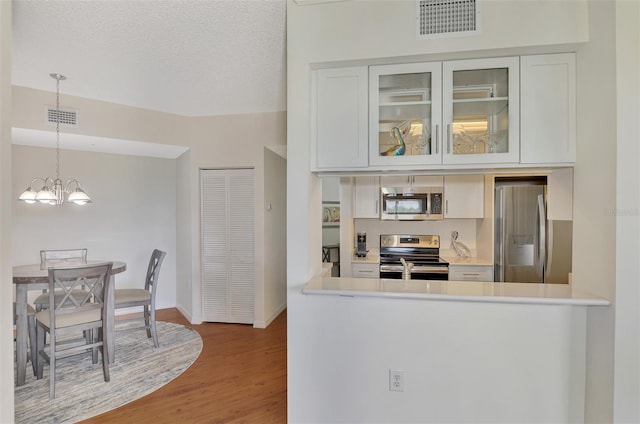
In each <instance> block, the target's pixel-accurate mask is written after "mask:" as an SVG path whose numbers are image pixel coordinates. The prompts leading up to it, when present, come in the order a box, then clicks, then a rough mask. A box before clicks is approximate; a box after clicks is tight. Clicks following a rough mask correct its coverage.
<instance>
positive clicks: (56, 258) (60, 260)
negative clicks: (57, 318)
mask: <svg viewBox="0 0 640 424" xmlns="http://www.w3.org/2000/svg"><path fill="white" fill-rule="evenodd" d="M86 263H87V249H86V248H84V249H66V250H41V251H40V268H41V269H47V268H51V267H57V266H72V265H83V264H86ZM77 290H82V288H78V289H77ZM77 295H78V296H79V295H81V293H77ZM33 304H34V305H35V307H36V312H38V311H41V310H42V309H45V308H47V307H48V305H49V295H48V294H47V291H46V290H43V291H42V294H41V295H40V296H38V297H37V298H36V299H35V300H34V301H33Z"/></svg>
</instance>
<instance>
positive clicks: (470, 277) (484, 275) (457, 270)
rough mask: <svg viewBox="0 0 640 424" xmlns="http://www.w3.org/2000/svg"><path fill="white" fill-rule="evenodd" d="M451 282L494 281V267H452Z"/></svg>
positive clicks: (450, 268)
mask: <svg viewBox="0 0 640 424" xmlns="http://www.w3.org/2000/svg"><path fill="white" fill-rule="evenodd" d="M449 281H493V267H492V266H466V265H463V266H456V265H450V266H449Z"/></svg>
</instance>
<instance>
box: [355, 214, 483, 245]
mask: <svg viewBox="0 0 640 424" xmlns="http://www.w3.org/2000/svg"><path fill="white" fill-rule="evenodd" d="M354 221H355V228H354V237H355V234H357V233H358V232H359V231H365V232H366V233H367V247H372V248H375V249H377V248H379V247H380V234H437V235H439V236H440V248H441V249H449V247H450V245H451V232H452V231H457V232H458V241H461V242H463V243H464V244H465V245H466V246H467V247H468V248H469V249H471V250H472V251H474V250H476V226H477V221H478V220H477V219H443V220H439V221H403V222H395V221H381V220H379V219H355V220H354ZM353 246H355V240H354V241H353Z"/></svg>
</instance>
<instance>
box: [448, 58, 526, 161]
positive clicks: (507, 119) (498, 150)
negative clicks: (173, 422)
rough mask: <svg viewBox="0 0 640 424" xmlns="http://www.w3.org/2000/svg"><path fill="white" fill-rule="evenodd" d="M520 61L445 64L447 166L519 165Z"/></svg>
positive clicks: (490, 60)
mask: <svg viewBox="0 0 640 424" xmlns="http://www.w3.org/2000/svg"><path fill="white" fill-rule="evenodd" d="M518 65H519V59H518V58H517V57H507V58H495V59H474V60H459V61H450V62H444V63H443V83H442V86H443V97H442V115H443V128H444V143H445V147H444V149H443V150H444V154H443V163H450V164H469V163H518V161H519V159H520V150H519V147H520V137H519V133H520V131H519V119H520V113H519V104H520V100H519V96H518V92H519V87H520V85H519V84H520V83H519V78H518V77H519V70H518Z"/></svg>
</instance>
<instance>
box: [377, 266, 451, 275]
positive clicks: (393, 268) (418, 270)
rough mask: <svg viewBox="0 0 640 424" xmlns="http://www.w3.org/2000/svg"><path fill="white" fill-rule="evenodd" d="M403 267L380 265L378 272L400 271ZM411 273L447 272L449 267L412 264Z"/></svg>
mask: <svg viewBox="0 0 640 424" xmlns="http://www.w3.org/2000/svg"><path fill="white" fill-rule="evenodd" d="M403 270H404V267H403V266H402V265H380V272H402V271H403ZM411 273H412V274H427V273H432V274H448V273H449V267H447V266H420V265H414V266H413V268H412V269H411Z"/></svg>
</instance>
